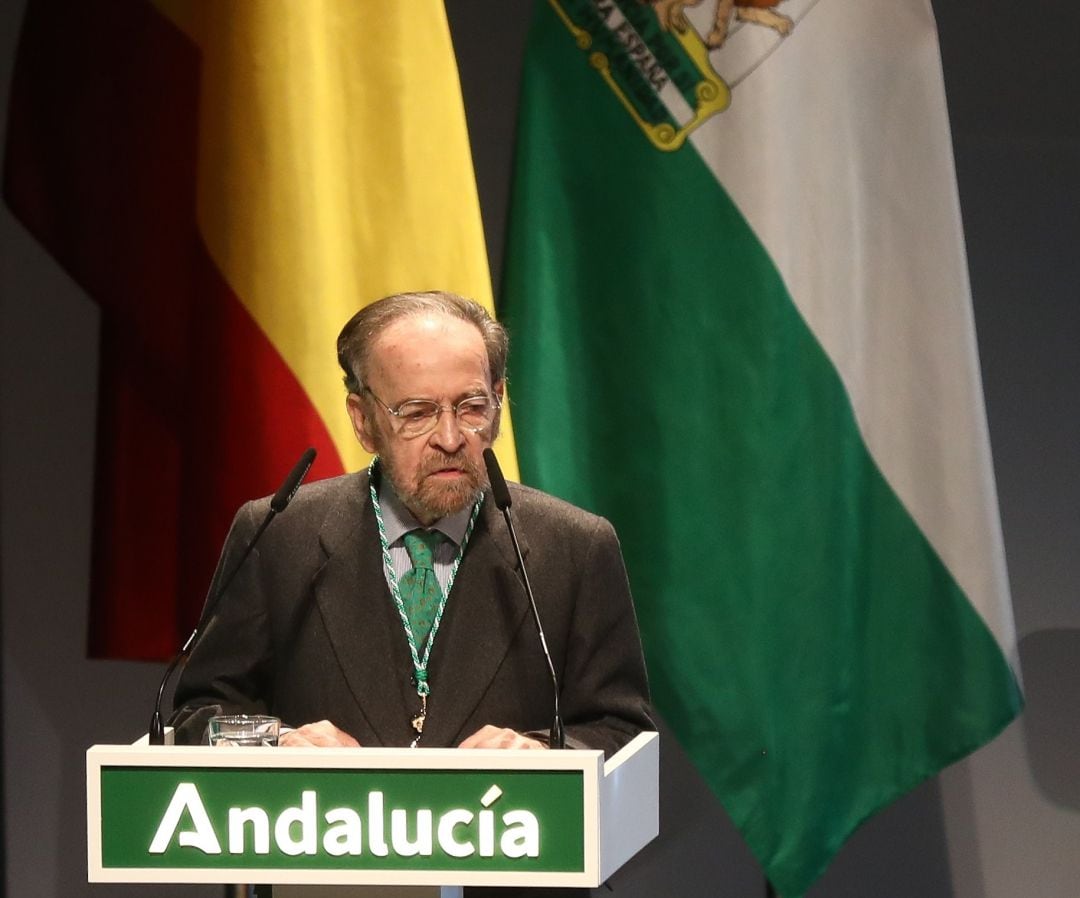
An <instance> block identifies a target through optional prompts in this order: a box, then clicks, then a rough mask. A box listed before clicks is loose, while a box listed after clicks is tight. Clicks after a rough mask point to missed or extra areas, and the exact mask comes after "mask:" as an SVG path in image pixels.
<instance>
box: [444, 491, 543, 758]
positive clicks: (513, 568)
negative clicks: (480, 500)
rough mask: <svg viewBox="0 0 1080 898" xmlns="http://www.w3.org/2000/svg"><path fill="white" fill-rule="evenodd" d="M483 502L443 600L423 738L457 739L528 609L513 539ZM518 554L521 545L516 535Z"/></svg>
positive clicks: (525, 550) (492, 506)
mask: <svg viewBox="0 0 1080 898" xmlns="http://www.w3.org/2000/svg"><path fill="white" fill-rule="evenodd" d="M501 518H502V515H501V513H500V512H499V511H498V509H496V508H495V504H494V502H492V501H491V500H490V498H489V499H487V500H485V502H484V505H483V507H482V508H481V510H480V515H479V516H478V518H477V520H476V527H475V529H474V531H473V534H472V538H471V539H470V540H469V545H468V547H467V548H466V551H465V557H464V558H463V559H462V562H461V567H460V568H459V569H458V575H457V578H456V580H455V581H454V585H453V588H452V589H451V591H450V596H449V599H448V601H447V605H446V611H445V613H444V615H443V619H442V622H441V624H440V626H439V632H438V635H437V636H436V639H435V646H434V648H433V649H432V656H431V662H430V664H429V668H428V674H429V683H430V684H431V698H430V701H429V714H428V721H427V726H426V727H425V732H424V740H423V742H424V744H427V745H429V746H438V745H456V744H457V743H458V742H460V741H461V740H462V739H464V738H465V737H466V736H468V735H470V734H469V733H465V732H462V728H463V727H464V726H465V724H466V721H467V720H468V718H469V716H470V715H471V714H472V712H473V711H474V710H475V709H476V706H477V705H478V704H479V703H480V701H481V699H482V698H483V697H484V693H485V692H486V691H487V689H488V687H489V686H490V684H491V682H492V680H493V679H494V678H495V675H496V673H497V671H498V669H499V667H500V665H501V664H502V663H503V659H504V658H505V657H506V653H507V651H508V650H509V648H510V644H511V643H512V642H513V639H514V636H515V635H516V633H517V632H518V630H519V629H520V628H521V626H522V623H523V621H524V619H525V615H526V613H527V611H528V598H527V596H526V594H525V589H524V587H523V586H522V584H521V580H520V577H519V574H518V563H517V558H516V556H515V554H514V549H513V544H512V543H511V542H510V537H509V535H508V533H507V532H506V525H505V523H504V522H503V521H502V520H501ZM518 538H519V541H520V542H521V551H522V554H523V555H525V556H526V557H527V556H528V547H527V545H526V544H525V541H524V538H523V537H522V536H521V535H520V534H519V537H518Z"/></svg>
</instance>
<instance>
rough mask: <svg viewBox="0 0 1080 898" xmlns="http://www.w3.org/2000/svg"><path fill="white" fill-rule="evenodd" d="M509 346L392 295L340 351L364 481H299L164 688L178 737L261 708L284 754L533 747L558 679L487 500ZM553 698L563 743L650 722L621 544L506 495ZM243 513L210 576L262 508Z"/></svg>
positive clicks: (470, 311)
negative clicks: (358, 748)
mask: <svg viewBox="0 0 1080 898" xmlns="http://www.w3.org/2000/svg"><path fill="white" fill-rule="evenodd" d="M506 356H507V337H506V332H505V331H504V330H503V328H502V327H501V326H500V325H499V324H498V323H497V322H495V321H494V320H492V319H491V318H490V317H489V316H488V314H487V313H486V312H485V311H484V309H483V308H482V307H481V306H479V305H478V304H476V303H474V302H472V301H470V300H466V299H462V298H461V297H458V296H454V295H452V294H447V293H418V294H403V295H399V296H392V297H387V298H386V299H383V300H380V301H378V302H376V303H373V304H372V305H369V306H367V307H365V308H364V309H362V310H361V311H360V312H359V313H357V314H356V315H355V316H354V317H353V318H352V319H351V320H350V321H349V322H348V324H346V325H345V328H344V329H343V330H342V332H341V335H340V337H339V338H338V359H339V361H340V363H341V366H342V368H343V370H344V372H345V384H346V387H347V389H348V391H349V392H348V398H347V400H346V405H347V408H348V413H349V416H350V418H351V420H352V424H353V429H354V430H355V432H356V436H357V438H358V439H359V440H360V442H361V444H363V446H364V448H365V449H367V450H368V451H369V452H372V453H374V454H375V456H376V460H375V462H374V463H373V464H372V466H371V468H370V469H369V470H368V471H367V472H364V473H358V474H351V475H346V476H343V477H338V478H334V479H331V480H325V481H321V482H317V483H314V484H311V485H308V486H305V487H303V488H302V489H301V490H300V491H299V492H298V493H297V495H296V497H295V498H294V499H293V502H292V504H291V505H290V506H289V509H288V512H287V513H286V514H284V515H282V516H281V517H280V518H279V519H277V520H275V521H274V523H273V524H272V525H271V526H270V528H269V529H268V530H267V531H266V533H265V535H264V536H263V538H262V540H261V541H260V543H259V544H258V547H257V549H256V551H255V552H254V553H253V554H252V555H251V556H250V557H249V558H248V559H247V561H246V562H245V563H244V564H243V565H242V566H241V567H240V569H239V573H238V574H237V575H236V577H235V579H234V580H233V581H232V584H231V586H230V587H229V589H228V592H227V593H226V595H225V596H224V598H223V600H222V602H221V604H220V605H219V606H218V609H219V610H218V612H217V614H216V616H215V619H214V620H213V622H212V623H211V624H210V626H209V627H208V628H207V630H206V631H205V634H204V636H203V638H202V639H201V640H200V642H199V643H198V645H197V646H196V647H195V649H194V651H193V653H192V656H191V659H190V661H189V663H188V665H187V668H186V670H185V672H184V675H183V677H182V678H181V681H180V683H179V685H178V687H177V692H176V699H175V703H176V705H177V707H178V710H177V712H176V713H175V714H174V723H175V724H176V725H177V726H178V732H179V734H180V738H181V739H186V740H187V741H197V740H201V739H202V735H203V728H204V726H205V721H206V719H207V718H208V717H209V716H210V715H211V714H214V713H221V712H222V711H223V710H224V711H243V712H248V713H271V714H274V715H275V716H278V717H280V718H281V719H282V721H283V722H284V724H285V725H287V726H290V727H293V728H294V729H292V730H291V731H290V732H287V733H286V734H285V735H284V736H283V738H282V742H283V743H284V744H291V745H328V746H335V745H336V746H355V745H369V746H380V745H391V746H392V745H402V746H404V745H410V744H420V745H424V746H429V747H436V746H461V747H463V748H468V747H476V748H492V747H506V748H546V747H547V727H548V726H549V725H550V721H551V717H552V706H553V695H552V683H551V678H550V674H549V671H548V668H547V663H546V661H545V658H544V655H543V653H542V650H541V646H540V643H539V640H538V638H537V633H536V628H535V626H534V624H533V621H532V617H531V615H530V612H529V609H528V599H527V596H526V593H525V590H524V588H523V586H522V581H521V576H520V572H519V571H518V569H517V562H516V560H515V556H514V552H513V549H512V545H511V542H510V539H509V536H508V534H507V532H506V530H505V524H504V522H503V521H502V520H500V515H499V512H498V510H497V509H496V508H495V507H494V503H493V502H492V501H490V500H489V499H486V498H485V487H486V486H487V483H486V475H485V468H484V464H483V459H482V452H483V450H484V449H485V448H486V447H488V446H490V445H491V442H492V441H493V440H494V438H495V436H496V435H497V433H498V429H499V416H500V410H501V406H502V400H503V390H504V383H505V367H506ZM510 489H511V493H512V496H513V510H514V515H515V520H516V522H517V525H518V530H519V536H520V537H521V541H522V543H523V551H524V552H525V553H526V564H527V566H528V569H529V576H530V581H531V582H532V584H533V587H534V591H535V594H536V600H537V604H538V606H539V611H540V615H541V619H542V621H543V624H544V628H545V631H546V634H547V641H548V646H549V648H550V650H551V655H552V659H553V662H554V665H555V669H556V671H557V673H558V677H559V681H560V683H561V694H560V706H561V710H562V715H563V719H564V721H565V724H566V734H567V745H568V746H576V747H589V748H600V749H603V750H604V751H607V752H611V751H614V750H616V749H618V748H619V747H620V746H622V745H623V744H625V743H626V742H627V741H629V739H630V738H632V737H633V736H634V735H635V734H636V733H637V732H639V731H640V730H642V729H645V728H651V726H652V724H651V721H650V719H649V716H648V709H647V685H646V679H645V667H644V663H643V660H642V655H641V647H640V641H639V638H638V631H637V625H636V622H635V618H634V611H633V606H632V603H631V600H630V592H629V588H628V585H627V580H626V573H625V570H624V567H623V562H622V557H621V555H620V552H619V546H618V542H617V540H616V537H615V533H614V531H613V530H612V528H611V525H610V524H608V522H607V521H605V520H604V519H602V518H599V517H596V516H595V515H592V514H589V513H587V512H585V511H582V510H580V509H577V508H574V507H573V506H571V505H568V504H567V503H565V502H562V501H560V500H558V499H555V498H553V497H551V496H547V495H545V494H543V493H540V492H537V491H536V490H531V489H528V488H526V487H522V486H517V485H511V487H510ZM267 504H268V503H267V500H265V499H264V500H260V501H257V502H251V503H248V504H247V505H245V506H244V507H243V508H242V509H241V510H240V512H239V513H238V515H237V517H236V521H235V522H234V524H233V528H232V531H231V532H230V534H229V538H228V541H227V542H226V545H225V549H224V552H223V554H222V559H221V563H220V565H219V569H218V576H219V577H220V576H221V572H222V571H230V570H232V569H233V567H234V566H235V565H236V562H237V559H238V558H239V557H240V554H241V552H242V551H243V548H244V546H245V545H246V544H247V542H248V540H249V539H250V537H251V535H252V533H253V532H254V530H255V528H256V527H257V526H258V523H259V522H260V521H261V520H262V518H263V516H264V515H265V512H266V509H267Z"/></svg>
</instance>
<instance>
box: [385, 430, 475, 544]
mask: <svg viewBox="0 0 1080 898" xmlns="http://www.w3.org/2000/svg"><path fill="white" fill-rule="evenodd" d="M376 448H378V447H376ZM379 463H380V466H381V468H382V472H383V475H384V476H385V477H386V479H387V481H389V483H390V486H391V487H392V488H393V490H394V492H395V493H396V494H397V497H398V498H399V499H400V500H401V502H402V504H404V506H405V507H406V508H407V509H409V511H411V512H412V513H413V515H414V516H415V517H416V519H417V520H418V521H419V522H420V523H421V524H424V525H425V526H426V525H429V524H433V523H435V521H438V520H440V519H441V518H445V517H446V516H447V515H452V514H455V513H456V512H459V511H461V510H462V509H463V508H467V507H468V506H470V505H472V504H473V503H474V502H476V501H477V499H479V498H480V496H481V495H482V494H483V491H484V488H485V487H486V486H487V474H486V472H485V471H483V470H480V469H479V468H478V467H477V466H476V465H474V464H473V463H472V461H471V460H470V459H469V458H468V456H466V455H465V454H464V452H461V453H457V454H454V455H450V454H447V453H445V452H439V451H437V450H436V451H434V452H432V454H431V455H430V456H429V457H428V458H425V459H424V463H423V465H422V466H421V469H420V471H419V472H417V475H416V477H415V479H414V480H413V481H411V482H410V481H407V480H405V479H404V478H403V477H402V476H401V472H400V471H398V469H397V465H395V464H394V463H393V462H392V461H391V460H390V459H389V458H387V457H386V456H385V455H383V454H382V453H381V452H380V454H379ZM448 466H449V467H459V468H461V469H462V470H463V471H464V472H465V476H464V477H463V478H462V479H461V480H460V481H459V482H456V483H440V482H439V481H437V480H432V479H430V478H429V477H427V476H426V475H428V474H431V473H432V472H434V471H438V470H440V469H441V468H445V467H448Z"/></svg>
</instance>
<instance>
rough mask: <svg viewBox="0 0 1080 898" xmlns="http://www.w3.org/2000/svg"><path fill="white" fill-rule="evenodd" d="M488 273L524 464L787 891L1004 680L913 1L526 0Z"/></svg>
mask: <svg viewBox="0 0 1080 898" xmlns="http://www.w3.org/2000/svg"><path fill="white" fill-rule="evenodd" d="M709 43H711V44H713V45H714V46H713V47H710V46H708V44H709ZM505 268H506V275H505V278H504V284H503V294H502V314H503V315H504V317H506V319H507V320H508V323H509V325H510V328H511V331H512V335H513V338H514V340H515V349H514V356H513V368H512V371H511V375H512V381H511V383H512V388H513V398H514V403H515V423H516V424H517V427H518V447H519V459H520V463H521V469H522V472H523V475H524V477H525V479H526V480H527V481H529V482H531V483H533V484H535V485H537V486H540V487H542V488H544V489H547V490H550V491H552V492H555V493H557V494H559V495H562V496H564V497H566V498H568V499H570V500H571V501H574V502H576V503H578V504H581V505H584V506H585V507H587V508H591V509H594V510H596V511H598V512H601V513H603V514H605V515H607V516H609V517H610V518H612V519H613V521H614V522H615V524H616V526H617V528H618V530H619V533H620V536H621V538H622V541H623V547H624V551H625V554H626V557H627V562H628V566H629V568H630V576H631V582H632V584H633V587H634V593H635V597H636V600H637V607H638V614H639V617H640V622H641V627H642V633H643V637H644V640H645V647H646V654H647V658H648V662H649V670H650V675H651V680H652V687H653V692H654V698H655V701H656V704H657V707H658V708H659V710H660V712H661V713H662V714H663V716H664V717H665V718H666V720H667V721H668V722H669V724H670V725H671V726H672V728H673V729H674V730H675V731H676V733H677V734H678V736H679V738H680V741H681V742H682V743H683V745H684V746H685V748H686V749H687V751H688V752H689V753H690V755H691V756H692V757H693V759H694V761H695V763H696V764H697V766H698V767H699V769H700V770H701V772H702V773H703V775H704V776H705V777H706V779H707V780H708V782H709V783H710V785H711V786H712V788H713V789H714V791H715V792H716V794H717V796H718V797H719V798H720V800H721V801H722V802H723V804H724V806H725V807H726V809H727V811H728V812H729V814H730V815H731V817H732V819H733V820H734V822H735V824H736V825H737V826H738V828H739V829H740V830H741V831H742V833H743V834H744V836H745V838H746V840H747V842H748V843H749V845H750V847H751V849H752V850H753V852H754V854H755V855H756V856H757V858H758V859H759V860H760V861H761V863H762V865H763V867H764V869H765V872H766V874H767V876H768V877H769V879H770V880H771V881H772V882H773V884H774V885H775V886H776V888H777V889H778V891H779V892H780V893H781V894H783V895H786V896H793V895H798V894H801V893H802V892H804V891H805V890H806V889H807V888H808V887H809V886H810V884H811V883H812V882H813V881H814V880H815V879H816V878H817V877H818V876H819V875H820V874H821V872H822V871H823V870H824V869H825V867H826V866H827V865H828V863H829V861H830V859H831V858H832V857H833V855H834V854H835V853H836V852H837V851H838V850H839V849H840V847H841V846H842V845H843V843H844V841H845V840H846V839H847V837H848V836H849V835H850V834H851V833H852V832H853V831H854V830H855V828H856V827H858V826H859V824H860V823H862V822H863V821H864V820H865V819H866V818H867V817H868V816H870V815H871V814H873V813H874V812H875V811H877V810H879V809H880V808H882V807H884V806H885V805H887V804H888V803H889V802H891V801H892V800H894V799H895V798H896V797H898V796H899V795H900V794H902V793H903V792H905V791H907V790H909V789H911V788H912V787H913V786H915V785H916V784H917V783H919V782H920V781H922V780H924V779H926V778H927V777H929V776H932V775H933V774H935V773H936V772H937V771H938V770H940V769H941V768H942V767H944V766H946V765H947V764H949V763H951V762H953V761H955V760H957V759H958V758H961V757H963V756H964V755H965V754H967V753H969V752H971V751H972V750H974V749H975V748H977V747H978V746H980V745H982V744H983V743H985V742H986V741H988V740H989V739H991V738H992V737H993V736H994V735H995V734H997V733H998V732H999V731H1000V730H1001V729H1002V728H1003V727H1004V726H1005V725H1006V724H1007V723H1008V722H1009V721H1010V720H1012V719H1013V718H1014V717H1015V716H1016V714H1017V713H1018V712H1019V710H1020V707H1021V705H1022V698H1021V694H1020V690H1019V688H1018V684H1017V679H1016V677H1015V676H1014V674H1013V672H1012V670H1011V668H1010V666H1009V663H1008V661H1007V658H1008V657H1009V656H1011V655H1013V654H1014V631H1013V623H1012V613H1011V609H1010V604H1009V596H1008V585H1007V578H1006V571H1005V562H1004V553H1003V548H1002V540H1001V533H1000V525H999V520H998V512H997V499H996V495H995V489H994V481H993V474H992V467H991V460H990V451H989V442H988V436H987V427H986V420H985V412H984V407H983V398H982V388H981V385H980V379H979V367H978V360H977V348H976V343H975V336H974V326H973V320H972V310H971V301H970V291H969V285H968V279H967V269H966V261H965V256H964V247H963V234H962V229H961V223H960V210H959V204H958V200H957V190H956V182H955V175H954V171H953V161H952V151H951V145H950V139H949V124H948V118H947V113H946V106H945V94H944V88H943V83H942V75H941V63H940V57H939V51H938V45H937V35H936V29H935V25H934V20H933V14H932V12H931V8H930V3H929V2H928V0H859V2H857V3H852V2H841V0H784V2H777V0H757V2H751V0H740V2H735V3H732V2H731V0H708V2H707V3H705V4H702V5H698V6H694V5H693V4H689V3H687V4H683V3H675V2H665V0H658V2H655V3H653V4H648V3H646V4H642V3H639V2H638V0H550V2H542V3H540V4H539V6H538V10H537V14H536V19H535V21H534V23H533V28H532V32H531V37H530V42H529V47H528V52H527V58H526V64H525V73H524V84H523V95H522V107H521V119H520V125H519V134H518V155H517V163H516V176H515V190H514V197H513V207H512V215H511V229H510V236H509V242H508V247H507V259H506V263H505Z"/></svg>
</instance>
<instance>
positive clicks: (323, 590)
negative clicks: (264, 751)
mask: <svg viewBox="0 0 1080 898" xmlns="http://www.w3.org/2000/svg"><path fill="white" fill-rule="evenodd" d="M319 539H320V542H321V544H322V547H323V551H324V553H325V555H326V560H325V563H324V564H323V567H322V569H321V570H320V571H319V574H318V575H317V577H316V582H315V598H316V601H317V602H318V605H319V609H320V611H321V613H322V616H323V620H324V621H325V624H326V630H327V633H328V635H329V639H330V644H331V646H332V648H333V652H334V655H335V656H336V660H337V663H338V664H339V665H340V667H341V670H342V673H343V674H344V676H345V680H346V682H347V683H348V685H349V689H350V691H351V692H352V695H353V698H354V699H355V700H356V704H357V706H358V707H359V709H360V712H361V713H362V714H363V716H364V717H365V718H366V719H367V721H368V723H369V724H370V726H371V729H372V730H373V731H374V733H375V735H376V737H377V739H378V740H379V742H380V743H381V744H384V745H401V744H406V743H407V742H408V741H409V739H411V735H412V731H411V729H410V727H409V718H410V717H411V716H412V715H414V714H415V713H416V711H417V709H418V708H419V700H418V699H417V696H416V691H415V689H414V688H413V687H412V685H411V683H410V678H411V676H412V661H411V660H410V657H409V649H408V644H407V643H406V640H405V634H404V631H403V630H402V625H401V620H400V619H399V618H398V614H397V610H396V609H395V608H394V603H393V599H392V598H391V597H390V590H389V588H388V587H387V585H386V578H385V576H384V574H383V567H382V553H381V549H380V545H379V533H378V527H377V525H376V523H375V514H374V512H373V510H372V508H371V496H370V494H369V490H368V478H367V476H366V475H357V489H356V490H349V491H348V492H347V494H345V495H343V496H342V498H341V499H340V500H339V502H338V503H337V504H336V506H335V507H334V508H333V509H332V510H331V512H330V514H329V515H327V518H326V520H325V521H324V523H323V527H322V529H321V530H320V534H319ZM328 662H329V659H328Z"/></svg>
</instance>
